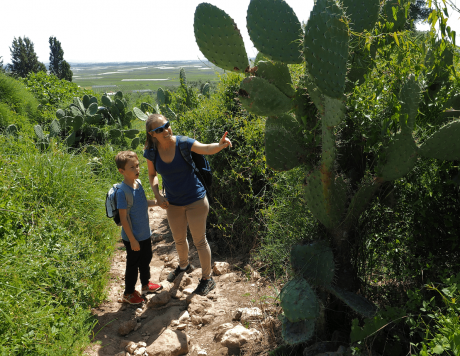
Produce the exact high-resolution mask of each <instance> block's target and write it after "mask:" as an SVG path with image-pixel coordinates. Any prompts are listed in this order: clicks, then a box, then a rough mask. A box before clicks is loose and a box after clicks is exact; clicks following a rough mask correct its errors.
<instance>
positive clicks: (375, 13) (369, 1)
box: [342, 0, 380, 32]
mask: <svg viewBox="0 0 460 356" xmlns="http://www.w3.org/2000/svg"><path fill="white" fill-rule="evenodd" d="M342 6H343V9H344V11H345V13H346V14H347V16H348V17H349V18H350V20H351V25H350V27H351V29H352V31H354V32H364V31H365V30H366V31H370V30H372V29H373V28H374V26H375V23H376V22H377V19H378V17H379V12H380V0H343V1H342Z"/></svg>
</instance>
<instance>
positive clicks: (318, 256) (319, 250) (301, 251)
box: [291, 241, 335, 286]
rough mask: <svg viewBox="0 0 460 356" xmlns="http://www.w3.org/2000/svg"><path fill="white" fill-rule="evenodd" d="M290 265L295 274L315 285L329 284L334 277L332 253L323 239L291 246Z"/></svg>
mask: <svg viewBox="0 0 460 356" xmlns="http://www.w3.org/2000/svg"><path fill="white" fill-rule="evenodd" d="M291 265H292V268H293V269H294V271H295V272H296V274H299V275H301V276H302V277H303V278H305V279H306V280H307V281H309V282H311V283H313V284H315V285H317V286H327V285H330V284H331V283H332V281H333V279H334V272H335V264H334V254H333V253H332V250H331V249H330V247H329V246H328V245H327V243H326V242H325V241H316V242H313V243H311V244H309V245H294V246H292V248H291Z"/></svg>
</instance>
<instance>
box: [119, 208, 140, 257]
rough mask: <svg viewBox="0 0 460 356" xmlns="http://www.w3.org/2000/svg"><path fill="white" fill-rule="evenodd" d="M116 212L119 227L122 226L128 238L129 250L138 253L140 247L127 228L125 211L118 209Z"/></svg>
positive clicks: (129, 228) (127, 222) (128, 227)
mask: <svg viewBox="0 0 460 356" xmlns="http://www.w3.org/2000/svg"><path fill="white" fill-rule="evenodd" d="M118 212H119V214H120V222H121V226H123V229H124V230H125V233H126V236H128V239H129V243H130V245H131V250H133V251H140V249H141V247H140V246H139V242H137V240H136V238H135V237H134V234H133V231H132V230H131V226H129V221H128V214H127V209H118Z"/></svg>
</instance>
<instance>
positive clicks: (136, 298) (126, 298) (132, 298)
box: [123, 290, 144, 304]
mask: <svg viewBox="0 0 460 356" xmlns="http://www.w3.org/2000/svg"><path fill="white" fill-rule="evenodd" d="M123 302H125V303H129V304H141V303H143V302H144V299H143V298H141V296H140V294H139V292H138V291H137V290H135V291H134V293H131V294H127V295H124V294H123Z"/></svg>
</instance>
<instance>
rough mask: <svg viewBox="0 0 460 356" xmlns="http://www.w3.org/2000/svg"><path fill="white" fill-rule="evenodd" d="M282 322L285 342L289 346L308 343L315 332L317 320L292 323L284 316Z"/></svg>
mask: <svg viewBox="0 0 460 356" xmlns="http://www.w3.org/2000/svg"><path fill="white" fill-rule="evenodd" d="M280 319H281V322H282V330H281V334H282V336H283V340H284V341H285V342H286V343H287V344H289V345H296V344H300V343H302V342H306V341H308V340H309V339H310V338H311V337H312V336H313V332H314V331H315V320H314V319H305V320H301V321H298V322H295V323H293V322H291V321H289V319H288V318H286V317H285V316H284V315H281V317H280Z"/></svg>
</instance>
